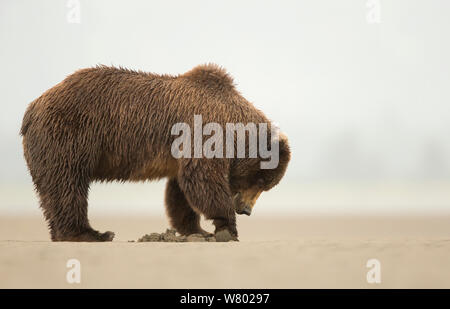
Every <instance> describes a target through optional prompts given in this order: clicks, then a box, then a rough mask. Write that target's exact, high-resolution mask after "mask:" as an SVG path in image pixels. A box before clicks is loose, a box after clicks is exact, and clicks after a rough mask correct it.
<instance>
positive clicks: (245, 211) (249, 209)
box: [242, 205, 252, 216]
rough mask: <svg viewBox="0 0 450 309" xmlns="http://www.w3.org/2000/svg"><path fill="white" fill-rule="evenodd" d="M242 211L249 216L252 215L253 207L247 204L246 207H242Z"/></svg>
mask: <svg viewBox="0 0 450 309" xmlns="http://www.w3.org/2000/svg"><path fill="white" fill-rule="evenodd" d="M242 213H243V214H246V215H247V216H250V215H251V214H252V208H251V207H250V206H248V205H247V206H245V207H244V209H242Z"/></svg>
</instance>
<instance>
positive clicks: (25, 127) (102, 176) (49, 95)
mask: <svg viewBox="0 0 450 309" xmlns="http://www.w3.org/2000/svg"><path fill="white" fill-rule="evenodd" d="M194 114H198V115H202V117H203V123H207V122H216V123H219V124H221V125H222V126H223V127H224V128H225V123H243V124H246V123H249V122H253V123H267V124H268V125H269V128H270V121H269V120H268V119H267V118H266V117H265V116H264V114H263V113H262V112H261V111H259V110H257V109H256V108H255V107H254V106H253V105H252V104H251V103H249V102H248V101H247V100H245V99H244V98H243V97H242V96H241V95H240V94H239V93H238V91H237V90H236V89H235V87H234V84H233V80H232V78H231V77H230V76H229V75H228V74H227V73H226V72H225V71H224V70H223V69H222V68H220V67H218V66H216V65H212V64H208V65H201V66H198V67H196V68H194V69H193V70H191V71H189V72H187V73H185V74H182V75H178V76H169V75H156V74H151V73H144V72H138V71H131V70H127V69H122V68H114V67H106V66H97V67H95V68H89V69H83V70H79V71H77V72H75V73H74V74H72V75H70V76H68V77H67V78H66V79H65V80H63V81H62V82H61V83H59V84H57V85H56V86H54V87H53V88H51V89H49V90H48V91H46V92H45V93H44V94H43V95H42V96H40V97H39V98H37V99H36V100H35V101H33V102H32V103H31V104H30V105H29V107H28V109H27V111H26V113H25V116H24V118H23V123H22V128H21V134H22V135H23V147H24V156H25V159H26V162H27V165H28V168H29V171H30V174H31V176H32V179H33V182H34V184H35V188H36V190H37V192H38V194H39V198H40V205H41V207H42V209H43V213H44V216H45V218H46V220H47V222H48V225H49V228H50V234H51V239H52V240H54V241H108V240H112V238H113V237H114V233H112V232H106V233H99V232H98V231H96V230H94V229H93V228H92V227H91V226H90V224H89V221H88V217H87V206H88V202H87V197H88V191H89V185H90V183H91V182H92V181H114V180H118V181H142V180H153V179H160V178H164V177H167V178H168V182H167V187H166V196H165V203H166V208H167V214H168V216H169V218H170V221H171V224H172V225H173V227H174V228H176V229H177V230H178V232H180V233H181V234H184V235H188V234H192V233H206V232H205V231H203V230H202V229H201V228H200V223H199V222H200V221H199V220H200V217H199V215H200V214H202V215H204V217H205V218H206V219H211V220H213V222H214V224H215V226H216V232H217V231H218V230H222V229H228V230H229V231H230V232H231V233H232V234H233V235H235V236H236V237H237V229H236V218H235V216H236V213H235V206H234V205H236V203H241V204H242V203H244V204H245V203H249V202H248V201H245V200H244V201H242V198H241V201H238V202H236V200H235V199H233V197H234V198H236V196H239V197H241V196H247V199H250V200H252V203H254V201H255V199H256V198H255V196H257V195H259V193H260V192H261V191H264V190H269V189H270V188H272V187H273V186H274V185H276V184H277V183H278V182H279V181H280V179H281V178H282V176H283V175H284V173H285V170H286V167H287V164H288V162H289V159H290V151H289V146H288V143H287V139H286V138H284V137H283V138H280V162H279V165H278V167H277V168H276V169H272V170H261V169H260V166H259V162H260V160H261V159H260V158H254V159H248V158H247V159H232V158H223V159H219V158H214V159H207V158H197V159H195V158H192V159H189V158H181V159H175V158H174V157H173V156H172V155H171V151H170V150H171V145H172V142H173V140H174V138H176V136H173V135H171V127H172V125H173V124H175V123H179V122H184V123H187V124H189V125H190V126H191V127H193V118H194V117H193V116H194ZM249 192H250V193H249ZM238 193H239V194H238ZM251 206H253V205H251Z"/></svg>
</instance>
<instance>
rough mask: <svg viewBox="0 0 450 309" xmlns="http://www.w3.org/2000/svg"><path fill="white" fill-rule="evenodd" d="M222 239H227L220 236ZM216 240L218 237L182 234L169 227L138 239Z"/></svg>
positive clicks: (162, 240) (152, 240) (151, 240)
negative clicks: (161, 231)
mask: <svg viewBox="0 0 450 309" xmlns="http://www.w3.org/2000/svg"><path fill="white" fill-rule="evenodd" d="M219 238H220V239H221V240H219V241H227V240H222V239H224V238H223V237H219ZM207 241H209V242H215V241H216V237H215V236H213V235H211V236H203V235H202V234H191V235H189V236H181V235H177V232H176V231H175V230H174V229H167V230H166V232H164V233H151V234H146V235H144V236H142V237H141V238H139V239H138V242H207Z"/></svg>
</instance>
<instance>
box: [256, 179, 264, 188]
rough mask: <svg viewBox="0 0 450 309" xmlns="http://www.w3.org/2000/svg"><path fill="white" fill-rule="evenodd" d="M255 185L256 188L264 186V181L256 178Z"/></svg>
mask: <svg viewBox="0 0 450 309" xmlns="http://www.w3.org/2000/svg"><path fill="white" fill-rule="evenodd" d="M256 185H257V186H258V187H262V186H264V179H262V178H258V180H256Z"/></svg>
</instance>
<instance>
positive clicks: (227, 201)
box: [178, 158, 238, 241]
mask: <svg viewBox="0 0 450 309" xmlns="http://www.w3.org/2000/svg"><path fill="white" fill-rule="evenodd" d="M180 161H181V162H180V170H179V173H178V183H179V186H180V188H181V190H182V191H183V193H184V196H185V197H186V199H187V200H188V202H189V204H190V205H191V207H193V208H195V209H196V210H197V211H198V212H200V213H202V214H203V215H204V216H205V218H206V219H209V220H213V224H214V225H215V227H216V230H215V234H216V236H219V237H216V239H217V238H218V240H219V241H220V240H222V239H223V240H222V241H228V240H237V237H238V232H237V228H236V214H235V210H234V207H233V200H232V197H231V190H230V185H229V183H228V171H229V163H228V162H227V161H226V160H224V159H217V158H215V159H206V158H201V159H197V158H192V159H191V158H189V159H181V160H180ZM224 234H229V235H230V237H222V236H223V235H224ZM227 238H230V239H227Z"/></svg>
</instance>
